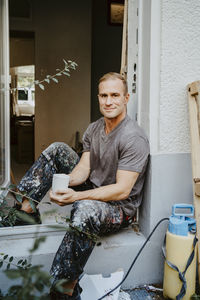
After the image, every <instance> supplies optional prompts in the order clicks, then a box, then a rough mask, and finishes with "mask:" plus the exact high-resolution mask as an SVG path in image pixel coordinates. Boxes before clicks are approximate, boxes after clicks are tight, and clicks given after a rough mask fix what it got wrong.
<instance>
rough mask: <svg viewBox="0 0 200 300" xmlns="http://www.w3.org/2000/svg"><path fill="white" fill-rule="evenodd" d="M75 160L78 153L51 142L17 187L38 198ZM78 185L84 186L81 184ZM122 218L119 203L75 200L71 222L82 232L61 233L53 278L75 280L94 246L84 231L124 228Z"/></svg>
mask: <svg viewBox="0 0 200 300" xmlns="http://www.w3.org/2000/svg"><path fill="white" fill-rule="evenodd" d="M78 161H79V157H78V155H77V154H76V153H75V152H74V151H73V150H72V149H71V148H70V147H69V146H68V145H66V144H64V143H54V144H52V145H50V146H49V147H48V148H47V149H46V150H44V151H43V152H42V154H41V156H40V157H39V158H38V160H37V161H36V162H35V163H34V164H33V166H32V167H31V168H30V170H29V171H28V172H27V173H26V174H25V176H24V177H23V178H22V180H21V182H20V183H19V185H18V189H19V190H20V191H26V192H28V193H30V192H31V197H32V198H33V199H35V200H38V201H40V200H42V198H43V197H44V195H45V194H46V192H47V191H48V190H49V188H50V187H51V184H52V177H53V174H55V173H66V174H68V173H70V172H71V171H72V170H73V168H74V167H75V166H76V164H77V163H78ZM78 188H80V186H79V187H78ZM81 188H83V189H84V185H82V186H81ZM88 188H89V187H88V185H85V189H88ZM75 189H76V188H75ZM124 220H125V216H124V213H123V210H122V208H121V207H120V205H117V204H115V205H113V204H111V203H109V202H101V201H95V200H81V201H77V202H75V203H74V204H73V207H72V211H71V224H72V226H74V227H76V228H78V229H80V230H81V232H82V233H80V234H78V233H77V231H76V230H71V231H69V232H67V233H66V234H65V236H64V238H63V241H62V243H61V245H60V247H59V249H58V251H57V253H56V255H55V258H54V261H53V264H52V268H51V274H52V275H53V277H54V280H55V281H57V280H59V279H63V278H65V279H69V280H75V279H77V278H79V276H80V274H81V273H82V272H83V268H84V266H85V264H86V262H87V260H88V258H89V256H90V254H91V252H92V250H93V248H94V245H95V242H94V241H93V240H92V239H91V238H90V237H88V235H87V234H84V232H89V233H90V234H95V235H97V236H102V235H106V234H109V233H114V232H117V231H119V229H121V228H122V227H124V225H125V221H124Z"/></svg>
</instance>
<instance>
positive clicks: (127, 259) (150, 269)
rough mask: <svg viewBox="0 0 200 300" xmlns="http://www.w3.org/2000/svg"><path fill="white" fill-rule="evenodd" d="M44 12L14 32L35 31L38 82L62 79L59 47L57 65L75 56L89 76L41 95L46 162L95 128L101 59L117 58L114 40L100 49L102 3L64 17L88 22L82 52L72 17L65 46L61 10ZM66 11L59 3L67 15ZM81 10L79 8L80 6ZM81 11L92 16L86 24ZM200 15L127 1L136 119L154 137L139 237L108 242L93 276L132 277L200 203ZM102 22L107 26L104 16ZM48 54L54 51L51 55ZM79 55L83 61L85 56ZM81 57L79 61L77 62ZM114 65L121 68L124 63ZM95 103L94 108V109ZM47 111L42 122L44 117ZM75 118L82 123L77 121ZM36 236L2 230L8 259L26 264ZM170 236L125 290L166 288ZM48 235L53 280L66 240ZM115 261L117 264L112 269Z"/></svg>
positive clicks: (4, 68) (178, 4) (4, 156)
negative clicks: (183, 211)
mask: <svg viewBox="0 0 200 300" xmlns="http://www.w3.org/2000/svg"><path fill="white" fill-rule="evenodd" d="M36 2H37V5H38V7H37V5H35V6H34V10H35V11H36V12H37V14H36V15H34V11H33V15H32V21H31V22H29V23H26V22H27V21H23V20H18V21H17V20H14V19H13V20H11V22H10V29H12V30H16V29H18V30H25V26H27V30H30V31H34V32H35V65H36V77H39V76H41V75H43V74H44V71H45V70H46V69H47V65H48V64H49V63H50V69H51V70H52V69H53V64H51V56H52V55H53V53H54V52H55V53H56V50H55V49H56V47H58V45H59V47H58V48H60V49H61V48H62V47H61V46H60V45H63V47H64V50H63V49H62V50H60V51H58V52H57V53H56V54H55V55H56V60H55V61H54V65H55V63H58V59H59V58H60V57H61V58H65V57H62V56H63V55H64V54H65V53H67V55H69V56H70V55H72V56H73V57H72V59H74V60H76V59H78V63H79V66H80V67H81V69H80V71H77V73H74V75H73V76H72V78H70V80H71V81H70V80H69V83H67V84H66V85H67V86H64V87H61V91H59V88H58V87H55V86H53V87H50V88H49V90H47V92H46V94H45V92H43V91H39V90H38V91H36V97H38V103H37V104H36V124H35V130H36V133H35V153H36V156H37V155H38V154H39V153H40V152H41V150H42V149H43V148H44V147H46V146H47V145H48V144H49V143H51V142H52V141H55V139H56V137H57V136H59V139H60V140H63V139H64V140H65V141H67V142H69V144H70V143H71V144H73V142H74V140H73V139H74V133H75V131H76V130H78V131H80V133H81V134H82V133H83V131H84V129H85V128H86V127H87V124H88V123H89V122H90V120H93V116H94V115H95V114H97V112H96V111H97V105H96V104H94V102H93V101H94V97H93V94H95V91H94V90H93V88H92V85H93V83H94V80H97V78H98V77H99V74H100V73H101V72H99V71H98V70H99V69H97V67H96V66H98V64H101V66H99V68H100V67H101V68H102V69H101V71H102V72H103V68H104V70H105V71H106V70H107V66H106V67H105V65H106V63H107V61H106V57H105V59H104V60H103V61H102V62H101V63H100V62H99V61H98V57H99V55H100V53H103V55H104V56H105V54H106V52H105V53H104V51H105V49H104V48H105V47H107V46H108V45H109V47H108V48H109V50H108V52H109V51H110V47H112V45H110V44H109V39H107V40H104V43H105V44H104V45H103V46H100V45H99V44H98V41H99V40H101V39H102V35H101V33H102V32H101V31H100V28H99V27H98V26H97V24H96V23H95V21H94V19H95V20H97V11H94V8H96V9H97V10H98V3H97V1H94V2H93V3H92V1H89V0H88V1H84V4H83V3H82V2H83V1H80V0H79V1H78V0H77V1H76V2H78V4H79V5H80V7H79V6H78V7H79V9H78V10H77V11H76V10H75V7H74V6H73V4H68V5H67V6H66V7H65V9H66V14H67V9H68V11H70V13H69V15H68V19H69V21H70V22H73V20H74V18H72V16H71V13H72V12H73V13H74V16H75V13H76V14H77V15H76V19H75V22H76V23H77V24H78V20H79V17H80V16H81V18H82V19H81V22H82V23H81V25H76V26H75V24H74V23H73V25H74V30H75V31H74V32H75V33H76V32H79V31H80V28H81V30H82V31H81V34H80V32H79V35H78V38H79V43H78V44H77V42H76V35H73V36H71V37H70V38H69V39H70V42H69V43H70V47H69V46H67V44H66V45H65V43H64V41H63V36H64V35H65V34H66V35H67V31H66V28H65V27H64V19H65V18H64V16H62V15H59V17H57V19H56V21H57V22H58V21H60V22H61V26H62V28H65V29H63V31H62V39H60V38H59V35H58V34H57V31H56V29H55V32H54V27H53V25H52V18H53V16H54V11H53V2H54V1H49V6H48V5H47V3H44V2H46V1H41V2H42V3H43V4H39V2H38V1H35V3H36ZM51 2H52V3H51ZM64 2H65V1H60V7H61V10H62V11H63V7H64ZM102 2H103V1H102ZM0 3H1V6H0V9H1V11H0V13H1V22H2V24H1V35H0V36H1V49H0V53H1V61H0V70H1V87H2V88H4V87H5V88H6V90H2V92H1V103H0V105H1V106H0V108H1V115H0V116H1V120H0V122H1V131H0V133H1V136H0V146H1V149H0V151H1V170H2V171H1V185H5V184H6V183H7V182H8V181H9V180H10V175H9V174H10V172H9V170H10V159H9V156H10V154H9V149H10V146H9V93H8V91H7V88H8V84H9V55H8V51H9V38H8V36H9V26H8V1H7V0H1V1H0ZM62 5H63V7H62ZM74 5H75V4H74ZM92 5H93V6H92ZM75 6H76V7H77V3H76V5H75ZM47 7H48V9H49V13H50V16H51V18H50V19H49V20H48V22H49V23H48V24H51V26H52V27H51V32H49V35H52V36H55V40H54V44H53V43H50V42H49V39H48V40H47V39H46V33H47V32H46V31H45V30H46V28H48V26H47V27H45V28H44V24H43V21H42V20H43V14H42V12H43V11H44V10H45V9H46V8H47ZM37 9H38V10H37ZM70 9H71V10H70ZM92 9H93V10H92ZM81 11H84V14H82V13H81ZM95 14H96V15H95ZM199 14H200V2H199V1H198V0H189V1H188V0H162V1H160V0H140V1H137V0H128V29H127V31H128V48H127V78H128V84H129V92H130V94H131V101H130V104H129V106H128V114H129V115H130V116H131V117H132V118H134V119H137V121H138V123H139V124H140V125H141V126H142V127H143V128H144V130H145V132H146V133H147V135H148V137H149V141H150V148H151V157H150V164H149V169H148V176H147V180H146V183H145V193H144V199H143V204H142V207H141V208H140V211H139V225H140V233H139V234H137V233H135V232H133V230H132V229H131V230H129V231H128V232H123V233H120V234H119V235H116V236H115V237H110V238H106V239H104V240H103V241H102V245H101V246H100V247H97V248H96V249H95V253H94V255H92V257H91V259H90V260H89V262H88V264H87V266H86V271H87V272H88V273H97V272H98V273H101V272H103V271H104V270H103V266H105V265H106V266H108V267H107V271H108V268H109V270H110V272H112V271H114V270H116V269H117V268H118V267H123V268H124V270H127V269H128V266H129V264H130V263H131V261H132V259H133V258H134V257H135V255H136V254H137V251H138V250H139V248H140V247H141V246H142V244H143V242H144V241H145V239H146V237H147V236H148V235H149V234H150V232H151V230H152V229H153V228H154V226H155V225H156V224H157V222H158V221H159V220H160V219H161V218H164V217H169V216H170V214H171V208H172V205H173V204H175V203H192V202H193V192H192V169H191V155H190V153H191V149H190V132H189V117H188V104H187V84H189V83H191V82H193V81H196V80H199V78H200V51H199V49H200V34H199V28H200V18H199ZM70 16H71V17H70ZM94 16H96V18H94ZM102 16H104V14H103V13H102ZM104 17H105V16H104ZM55 18H56V17H55ZM102 18H103V17H102ZM36 19H37V21H38V22H36ZM55 23H56V22H55ZM27 24H28V25H27ZM48 24H47V25H48ZM49 26H50V25H49ZM55 26H56V25H55ZM103 26H104V25H102V26H101V30H103V29H102V28H103ZM106 26H107V25H106ZM76 30H77V31H76ZM105 30H106V31H107V32H108V33H109V32H110V34H111V35H112V37H113V39H114V32H115V34H121V33H122V30H121V29H120V28H117V29H116V28H115V29H114V28H110V27H109V29H108V28H107V27H105ZM120 30H121V31H120ZM116 31H118V33H116ZM59 32H61V31H59ZM86 33H87V34H86ZM88 33H90V35H89V34H88ZM83 34H85V39H81V38H82V36H83ZM56 36H57V40H56ZM92 37H93V39H92ZM101 42H103V40H102V41H101ZM48 43H49V44H48ZM112 43H113V44H114V43H115V41H114V40H113V41H112ZM47 45H48V48H46V47H47ZM55 45H57V46H55ZM78 45H79V49H80V48H81V51H78V50H77V49H78V48H77V47H78ZM114 45H115V47H113V49H112V52H113V53H114V52H116V51H117V46H116V45H117V44H114ZM101 47H102V48H101ZM94 49H95V51H94ZM74 51H75V54H73V53H74ZM98 51H99V52H98ZM97 54H98V55H97ZM111 54H112V53H111ZM69 59H70V58H69ZM115 59H116V61H119V55H118V56H116V58H115ZM108 65H109V62H108ZM37 66H38V68H37ZM91 66H92V68H91ZM110 68H111V66H110ZM117 68H118V66H117ZM108 71H109V70H108ZM134 75H135V77H134ZM62 85H63V82H62ZM73 86H76V95H75V98H76V99H81V101H80V102H75V103H73V102H72V99H74V98H73V97H74V88H73ZM77 87H78V88H77ZM65 89H66V90H65ZM65 92H66V93H67V99H70V100H67V99H65V101H64V100H63V97H65ZM57 93H58V94H57ZM63 93H64V94H63ZM50 95H51V98H50ZM55 95H58V96H59V99H60V101H61V105H60V107H59V108H57V110H58V111H55V110H54V106H53V103H54V102H55V99H56V96H55ZM63 95H64V96H63ZM91 95H92V97H91V98H92V100H91V101H90V100H89V99H90V96H91ZM42 101H43V102H42ZM67 101H70V102H67ZM70 103H71V106H70V112H68V113H69V115H70V114H73V117H72V118H73V119H74V116H75V118H76V121H77V122H76V123H77V124H76V125H77V126H76V127H74V125H72V126H71V124H72V122H73V120H71V119H68V120H67V118H65V115H66V114H67V110H66V109H64V112H63V113H61V111H63V107H65V106H66V107H69V104H70ZM79 105H80V107H79ZM37 110H38V114H37ZM41 110H42V111H43V115H41V114H40V111H41ZM76 111H77V114H75V112H76ZM83 112H84V113H83ZM90 114H91V116H90ZM55 115H56V116H57V118H58V116H59V115H60V116H61V118H62V124H61V125H58V128H57V129H55V128H54V126H53V124H54V123H55V122H56V117H55ZM83 115H84V117H83ZM49 118H50V119H51V120H53V122H52V123H51V124H49V121H48V119H49ZM67 128H68V129H69V130H68V133H67V134H66V135H65V136H64V137H63V135H62V134H61V133H62V132H66V129H67ZM75 128H76V129H75ZM35 228H36V227H34V226H26V227H24V228H2V229H0V241H1V247H2V249H0V252H5V253H9V254H10V255H13V254H14V255H15V256H17V257H19V256H27V255H28V248H29V246H30V243H31V242H32V239H33V235H34V231H35ZM166 229H167V223H163V224H162V225H161V226H160V227H159V228H158V229H157V231H156V232H155V234H154V236H153V237H152V238H151V241H150V242H148V244H147V246H146V248H145V250H144V252H143V253H142V254H141V257H140V259H139V260H138V262H137V264H136V265H135V267H134V270H133V271H132V272H131V273H130V275H129V277H128V278H127V280H126V281H125V284H124V286H125V287H135V286H138V285H141V284H145V283H155V282H161V281H162V277H163V267H162V266H163V264H164V260H163V257H162V251H161V247H162V241H163V239H164V235H165V232H166ZM39 230H40V233H41V234H47V240H46V242H45V244H44V245H43V246H42V248H41V249H39V250H38V252H37V253H36V254H35V256H34V261H35V262H43V263H44V264H45V266H46V269H47V270H48V269H49V266H50V263H51V261H52V258H53V255H54V253H55V251H56V247H57V246H58V244H59V241H60V240H61V238H62V236H63V234H64V232H63V231H62V230H60V231H56V230H52V229H49V228H48V226H46V225H41V226H39ZM19 245H20V246H19ZM19 249H20V250H19ZM97 257H98V258H97ZM122 257H123V259H122ZM113 258H115V259H114V260H113ZM3 276H4V275H3V274H2V280H3V281H4V282H5V283H6V279H5V278H4V277H3ZM3 281H2V282H3Z"/></svg>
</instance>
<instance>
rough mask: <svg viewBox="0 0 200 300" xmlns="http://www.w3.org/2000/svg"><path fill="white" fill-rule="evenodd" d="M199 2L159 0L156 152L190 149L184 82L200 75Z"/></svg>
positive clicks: (195, 78)
mask: <svg viewBox="0 0 200 300" xmlns="http://www.w3.org/2000/svg"><path fill="white" fill-rule="evenodd" d="M199 14H200V2H199V1H198V0H194V1H187V0H178V1H174V0H163V1H162V8H161V16H162V27H161V54H160V57H161V73H160V116H159V119H160V130H159V132H160V147H159V152H165V153H166V152H169V153H181V152H189V151H190V135H189V125H188V104H187V94H186V86H187V84H188V83H190V82H192V81H195V80H199V79H200V51H199V48H200V35H199V28H200V18H199Z"/></svg>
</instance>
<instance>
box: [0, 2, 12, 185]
mask: <svg viewBox="0 0 200 300" xmlns="http://www.w3.org/2000/svg"><path fill="white" fill-rule="evenodd" d="M0 5H1V6H0V9H1V12H0V13H1V17H2V32H1V35H2V39H3V43H2V44H1V46H0V47H2V55H3V59H2V61H3V65H2V68H1V70H3V74H1V80H2V82H3V84H4V90H3V91H1V93H2V100H3V106H4V111H3V115H4V118H3V120H0V122H3V123H2V125H3V126H2V127H3V131H4V132H3V139H4V143H3V145H4V149H5V151H4V158H3V159H4V161H5V171H4V180H3V182H2V183H1V186H3V187H5V186H7V185H8V184H9V183H10V92H9V83H10V76H9V25H8V24H9V22H8V0H0Z"/></svg>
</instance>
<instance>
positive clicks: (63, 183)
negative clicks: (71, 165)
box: [52, 174, 70, 193]
mask: <svg viewBox="0 0 200 300" xmlns="http://www.w3.org/2000/svg"><path fill="white" fill-rule="evenodd" d="M69 180H70V177H69V175H66V174H54V175H53V181H52V191H53V193H56V192H57V191H63V190H66V189H67V188H68V185H69Z"/></svg>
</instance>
